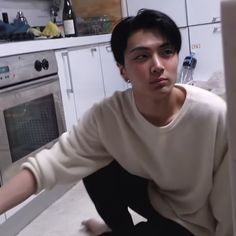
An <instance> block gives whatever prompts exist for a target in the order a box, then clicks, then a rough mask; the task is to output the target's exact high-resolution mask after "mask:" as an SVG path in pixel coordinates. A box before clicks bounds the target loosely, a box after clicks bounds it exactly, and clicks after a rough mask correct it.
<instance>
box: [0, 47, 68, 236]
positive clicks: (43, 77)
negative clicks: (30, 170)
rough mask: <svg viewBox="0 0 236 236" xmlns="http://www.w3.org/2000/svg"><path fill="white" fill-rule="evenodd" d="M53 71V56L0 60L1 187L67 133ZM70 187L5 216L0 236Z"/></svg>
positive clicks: (16, 228) (48, 53)
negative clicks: (37, 153) (36, 155)
mask: <svg viewBox="0 0 236 236" xmlns="http://www.w3.org/2000/svg"><path fill="white" fill-rule="evenodd" d="M57 72H58V68H57V62H56V58H55V54H54V51H44V52H37V53H29V54H22V55H17V56H9V57H2V58H0V171H1V181H0V182H1V184H4V183H5V182H6V181H7V180H8V179H9V178H11V177H12V176H14V175H15V174H16V173H17V172H18V171H19V168H20V165H21V163H22V162H24V161H25V160H26V158H27V157H28V156H30V155H34V154H35V153H36V152H38V151H39V150H41V149H42V148H45V147H50V146H52V145H53V143H54V142H55V141H56V140H57V138H58V137H59V135H60V134H61V133H63V132H64V131H65V122H64V113H63V107H62V99H61V94H60V85H59V78H58V74H57ZM70 187H71V186H60V187H58V188H55V189H54V190H53V191H49V192H47V191H44V192H43V193H41V194H39V195H37V196H36V197H33V199H30V201H29V200H28V201H26V202H25V203H23V204H22V206H21V207H19V206H18V207H17V208H16V209H13V210H11V211H9V212H7V213H6V214H5V218H6V219H7V220H6V221H5V222H4V223H3V224H2V225H1V226H0V235H5V236H6V235H14V234H15V233H16V232H17V231H19V230H20V229H21V228H22V227H23V226H24V225H25V224H27V223H28V222H29V221H31V220H32V218H34V217H35V216H36V215H38V214H39V213H40V212H41V211H42V210H44V209H45V208H46V207H47V206H48V205H49V204H51V203H52V202H53V201H55V199H57V198H58V197H59V196H61V195H62V194H63V193H64V192H65V191H67V190H68V189H69V188H70ZM27 209H28V210H27ZM19 219H20V221H19Z"/></svg>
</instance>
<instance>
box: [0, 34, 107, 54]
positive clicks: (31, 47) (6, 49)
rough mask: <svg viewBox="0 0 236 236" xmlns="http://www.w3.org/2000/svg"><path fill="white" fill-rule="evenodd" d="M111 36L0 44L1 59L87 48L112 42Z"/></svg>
mask: <svg viewBox="0 0 236 236" xmlns="http://www.w3.org/2000/svg"><path fill="white" fill-rule="evenodd" d="M110 37H111V35H110V34H104V35H94V36H80V37H72V38H59V39H39V40H29V41H20V42H3V43H0V57H4V56H10V55H18V54H23V53H29V52H37V51H45V50H56V49H63V48H70V47H78V46H85V45H91V44H98V43H106V42H109V41H110Z"/></svg>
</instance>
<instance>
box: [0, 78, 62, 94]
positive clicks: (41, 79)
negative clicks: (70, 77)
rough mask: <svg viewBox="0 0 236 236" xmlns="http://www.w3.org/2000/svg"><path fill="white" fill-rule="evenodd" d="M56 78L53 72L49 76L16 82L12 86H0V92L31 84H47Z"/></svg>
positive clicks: (26, 86)
mask: <svg viewBox="0 0 236 236" xmlns="http://www.w3.org/2000/svg"><path fill="white" fill-rule="evenodd" d="M57 80H58V75H57V74H54V75H51V76H47V77H45V78H40V79H37V80H32V81H28V82H27V83H22V84H16V85H14V86H10V87H6V88H1V89H0V94H1V93H5V92H9V91H15V90H18V89H21V88H28V87H31V86H33V85H37V84H48V83H51V82H53V81H57Z"/></svg>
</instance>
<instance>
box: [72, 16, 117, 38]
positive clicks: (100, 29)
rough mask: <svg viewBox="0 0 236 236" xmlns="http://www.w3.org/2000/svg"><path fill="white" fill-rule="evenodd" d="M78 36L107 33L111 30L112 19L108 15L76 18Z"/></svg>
mask: <svg viewBox="0 0 236 236" xmlns="http://www.w3.org/2000/svg"><path fill="white" fill-rule="evenodd" d="M76 27H77V32H78V36H82V35H97V34H108V33H110V32H111V30H112V21H111V19H110V18H109V17H108V16H93V17H86V18H81V17H77V18H76Z"/></svg>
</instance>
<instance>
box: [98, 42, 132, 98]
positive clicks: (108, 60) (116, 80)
mask: <svg viewBox="0 0 236 236" xmlns="http://www.w3.org/2000/svg"><path fill="white" fill-rule="evenodd" d="M99 51H100V57H101V67H102V75H103V81H104V89H105V96H106V97H108V96H111V95H112V94H113V93H114V92H115V91H117V90H120V91H123V90H125V89H127V88H128V87H127V83H126V82H125V81H124V79H123V78H122V76H121V75H120V71H119V69H118V67H117V65H116V62H115V59H114V57H113V53H112V51H111V46H110V44H105V45H101V46H99Z"/></svg>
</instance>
